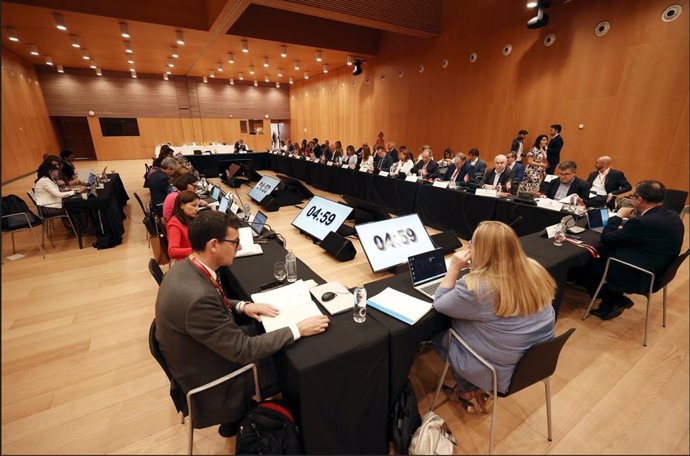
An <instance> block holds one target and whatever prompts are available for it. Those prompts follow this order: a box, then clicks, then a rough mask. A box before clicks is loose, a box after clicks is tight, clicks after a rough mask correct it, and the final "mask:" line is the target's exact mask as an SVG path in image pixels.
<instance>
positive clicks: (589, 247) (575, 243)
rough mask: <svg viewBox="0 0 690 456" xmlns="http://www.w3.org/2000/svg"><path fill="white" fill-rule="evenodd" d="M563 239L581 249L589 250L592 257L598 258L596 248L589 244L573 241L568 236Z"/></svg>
mask: <svg viewBox="0 0 690 456" xmlns="http://www.w3.org/2000/svg"><path fill="white" fill-rule="evenodd" d="M565 241H566V242H569V243H571V244H572V245H574V246H577V247H582V248H583V249H585V250H587V251H588V252H589V254H590V255H592V258H599V252H598V251H597V249H596V248H595V247H594V246H592V245H589V244H583V243H580V244H578V243H577V242H575V241H573V240H571V239H568V238H565Z"/></svg>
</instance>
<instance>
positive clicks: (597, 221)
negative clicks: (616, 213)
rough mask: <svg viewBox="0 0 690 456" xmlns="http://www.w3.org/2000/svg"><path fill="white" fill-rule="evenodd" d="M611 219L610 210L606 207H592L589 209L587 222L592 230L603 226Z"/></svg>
mask: <svg viewBox="0 0 690 456" xmlns="http://www.w3.org/2000/svg"><path fill="white" fill-rule="evenodd" d="M608 221H609V210H608V209H606V208H604V209H590V210H588V211H587V224H588V226H589V229H590V230H593V229H595V228H603V227H605V226H606V224H607V223H608Z"/></svg>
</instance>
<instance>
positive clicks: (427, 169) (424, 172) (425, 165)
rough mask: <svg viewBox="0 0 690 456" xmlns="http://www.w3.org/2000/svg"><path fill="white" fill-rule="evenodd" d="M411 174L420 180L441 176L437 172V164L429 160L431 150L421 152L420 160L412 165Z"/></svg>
mask: <svg viewBox="0 0 690 456" xmlns="http://www.w3.org/2000/svg"><path fill="white" fill-rule="evenodd" d="M412 172H413V173H416V174H417V175H418V176H419V177H421V178H422V179H434V178H436V177H439V176H440V175H441V174H440V173H439V171H438V164H437V163H436V162H435V161H434V160H433V159H432V158H431V149H425V150H424V152H422V160H421V161H419V162H417V164H416V165H414V167H413V168H412Z"/></svg>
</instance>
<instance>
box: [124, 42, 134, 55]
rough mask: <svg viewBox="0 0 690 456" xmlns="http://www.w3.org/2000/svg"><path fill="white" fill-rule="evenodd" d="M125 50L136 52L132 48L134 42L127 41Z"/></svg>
mask: <svg viewBox="0 0 690 456" xmlns="http://www.w3.org/2000/svg"><path fill="white" fill-rule="evenodd" d="M125 52H126V53H127V54H132V53H134V51H133V50H132V43H130V42H129V41H125Z"/></svg>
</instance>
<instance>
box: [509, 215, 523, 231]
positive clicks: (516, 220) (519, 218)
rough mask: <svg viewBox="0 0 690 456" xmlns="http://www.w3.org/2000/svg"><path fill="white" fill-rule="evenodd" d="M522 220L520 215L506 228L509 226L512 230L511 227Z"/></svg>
mask: <svg viewBox="0 0 690 456" xmlns="http://www.w3.org/2000/svg"><path fill="white" fill-rule="evenodd" d="M522 219H523V217H522V215H520V216H518V218H516V219H515V220H513V221H512V222H510V224H509V225H508V226H509V227H510V228H512V227H513V225H515V224H516V223H517V222H519V221H521V220H522Z"/></svg>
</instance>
